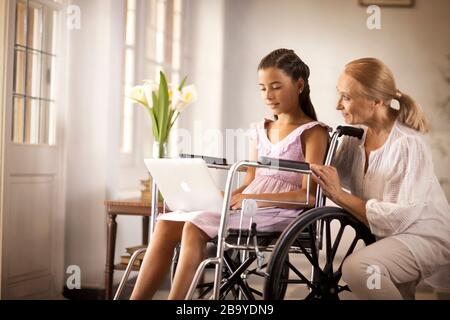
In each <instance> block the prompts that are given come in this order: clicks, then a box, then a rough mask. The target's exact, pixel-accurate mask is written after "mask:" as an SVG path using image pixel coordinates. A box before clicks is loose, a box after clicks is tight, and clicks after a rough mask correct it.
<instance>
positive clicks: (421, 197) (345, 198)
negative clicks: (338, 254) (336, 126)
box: [311, 58, 450, 299]
mask: <svg viewBox="0 0 450 320" xmlns="http://www.w3.org/2000/svg"><path fill="white" fill-rule="evenodd" d="M337 89H338V92H339V101H338V103H337V110H340V111H341V112H342V115H343V117H344V120H345V122H346V123H347V124H350V125H360V126H361V127H362V128H363V129H364V136H363V138H362V139H361V140H358V139H356V138H351V137H346V138H344V140H343V142H342V144H341V146H340V148H339V151H338V153H337V156H336V161H335V163H334V164H333V165H334V167H333V166H320V165H312V166H311V167H312V170H313V172H314V174H315V177H314V179H315V180H316V181H317V182H318V183H319V184H320V185H321V186H322V188H323V191H324V194H325V195H326V196H327V197H328V198H329V199H331V200H332V201H333V202H335V203H336V204H338V205H339V206H341V207H343V208H344V209H346V210H347V211H348V212H350V213H351V214H352V215H354V216H355V217H356V218H358V219H359V220H360V221H362V222H363V223H365V224H367V225H368V226H369V227H370V229H371V231H372V233H373V234H374V235H375V236H376V238H377V241H376V242H375V243H374V244H372V245H369V246H367V247H365V248H363V249H361V250H358V251H356V252H354V253H353V254H352V255H350V256H349V257H348V258H347V259H346V260H345V262H344V264H343V268H342V276H343V279H344V281H346V282H347V284H348V285H349V287H350V289H351V290H352V291H353V292H354V293H355V295H356V297H358V298H360V299H414V297H415V288H416V286H417V284H418V282H419V281H420V280H421V279H425V280H426V281H427V282H428V283H429V284H431V285H434V286H439V287H444V288H449V287H450V208H449V205H448V202H447V199H446V197H445V194H444V192H443V191H442V188H441V187H440V185H439V182H438V180H437V178H436V176H435V174H434V171H433V163H432V159H431V152H430V150H429V149H428V146H427V144H426V143H425V141H424V139H423V134H424V133H426V132H428V125H427V122H426V119H425V116H424V114H423V112H422V111H421V109H420V107H419V106H418V105H417V104H416V102H415V101H414V100H413V99H412V98H411V97H410V96H409V95H407V94H405V93H403V92H401V91H399V90H398V89H397V87H396V84H395V80H394V77H393V74H392V72H391V71H390V70H389V69H388V67H387V66H386V65H384V64H383V63H382V62H381V61H379V60H377V59H373V58H364V59H359V60H355V61H352V62H350V63H349V64H347V65H346V67H345V70H344V72H343V73H342V75H341V76H340V78H339V82H338V86H337ZM341 183H342V184H341ZM342 187H344V188H345V189H347V190H350V191H351V193H348V192H346V191H345V190H343V188H342ZM373 272H376V273H378V275H375V276H377V277H378V278H379V280H380V281H379V282H378V285H376V284H377V282H375V286H374V285H373V284H374V282H371V279H373V276H374V274H373Z"/></svg>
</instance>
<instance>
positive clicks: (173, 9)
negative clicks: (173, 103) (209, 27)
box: [121, 0, 182, 153]
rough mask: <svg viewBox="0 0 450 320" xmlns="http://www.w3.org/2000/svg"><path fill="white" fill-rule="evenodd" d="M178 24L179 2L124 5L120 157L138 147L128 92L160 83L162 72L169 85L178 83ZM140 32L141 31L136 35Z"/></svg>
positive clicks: (160, 0) (134, 1) (167, 0)
mask: <svg viewBox="0 0 450 320" xmlns="http://www.w3.org/2000/svg"><path fill="white" fill-rule="evenodd" d="M141 8H142V10H140V9H141ZM140 12H144V14H142V15H140V14H139V13H140ZM181 22H182V0H146V1H139V0H127V1H126V23H125V26H126V32H125V53H124V60H125V61H124V69H125V71H124V83H123V88H124V90H123V92H124V100H123V104H122V105H123V107H122V112H121V115H122V116H121V128H122V139H121V152H122V153H133V151H134V150H133V149H134V147H135V146H136V145H137V143H136V139H134V134H133V133H134V130H135V127H136V126H135V124H136V121H137V119H136V116H135V113H134V112H133V110H134V108H135V106H134V104H133V103H131V102H129V101H128V99H127V98H126V93H127V92H128V91H129V89H130V88H131V87H133V86H134V85H136V84H138V83H140V82H141V81H142V80H143V79H149V80H155V81H157V80H159V72H160V70H164V72H165V74H166V76H167V78H168V79H167V81H168V82H172V83H179V81H180V68H181ZM137 26H139V28H137ZM140 29H142V30H143V31H142V32H141V33H138V32H137V30H140ZM138 44H139V46H138Z"/></svg>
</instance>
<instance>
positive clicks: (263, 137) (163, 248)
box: [131, 49, 329, 299]
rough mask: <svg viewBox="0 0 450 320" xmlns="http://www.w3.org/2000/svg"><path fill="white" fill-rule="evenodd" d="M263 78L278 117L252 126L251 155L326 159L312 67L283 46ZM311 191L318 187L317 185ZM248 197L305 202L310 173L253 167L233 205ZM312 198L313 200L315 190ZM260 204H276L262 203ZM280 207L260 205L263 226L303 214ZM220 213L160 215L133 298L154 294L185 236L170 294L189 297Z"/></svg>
mask: <svg viewBox="0 0 450 320" xmlns="http://www.w3.org/2000/svg"><path fill="white" fill-rule="evenodd" d="M258 77H259V86H260V90H261V96H262V98H263V100H264V102H265V103H266V104H267V106H268V107H269V108H270V109H271V111H272V113H273V114H274V116H275V121H270V120H264V121H263V122H261V123H258V124H257V125H256V126H254V127H253V128H252V129H251V141H252V143H251V145H252V148H251V149H252V151H251V157H250V160H254V161H256V160H257V159H258V157H259V156H267V157H273V158H280V159H287V160H296V161H306V162H309V163H317V164H322V163H323V161H324V159H325V154H326V150H327V145H328V138H329V136H328V132H327V129H328V128H327V126H326V125H324V124H323V123H320V122H318V121H317V117H316V113H315V111H314V107H313V105H312V103H311V99H310V96H309V93H310V90H309V84H308V78H309V68H308V66H307V65H306V64H305V63H304V62H303V61H302V60H301V59H300V58H299V57H298V56H297V55H296V54H295V53H294V51H292V50H287V49H279V50H275V51H273V52H272V53H270V54H269V55H267V56H266V57H265V58H263V60H262V61H261V63H260V65H259V67H258ZM311 190H316V188H315V186H312V188H311ZM246 198H249V199H264V200H275V201H295V202H305V201H306V178H303V177H302V175H301V174H298V173H293V172H284V171H278V170H267V169H256V170H255V168H248V170H247V174H246V178H245V181H244V184H243V186H242V187H240V188H239V189H237V190H235V191H234V192H233V197H232V199H231V206H232V209H239V208H241V205H242V200H244V199H246ZM309 200H310V202H309V203H314V194H313V195H312V196H310V199H309ZM258 206H260V207H264V206H267V207H268V206H273V204H271V203H262V204H261V203H260V202H258ZM279 207H282V208H284V209H273V208H272V209H270V208H266V209H264V208H261V209H258V214H257V215H256V216H255V217H254V222H255V223H256V224H257V229H258V230H261V231H269V230H271V231H281V230H283V229H284V228H285V227H286V226H287V225H288V224H289V223H290V222H291V221H292V219H293V218H294V217H295V216H297V215H298V210H293V209H292V208H293V207H292V204H291V205H285V206H283V205H280V206H279ZM297 207H298V206H297ZM205 209H207V208H205ZM289 209H290V210H289ZM280 211H282V212H281V213H280ZM220 215H221V214H220V213H219V212H208V211H202V212H171V213H166V214H164V215H160V216H159V217H158V222H157V224H156V228H155V232H154V234H153V237H152V239H151V242H150V245H149V248H148V250H147V252H146V254H145V257H144V261H143V264H142V267H141V270H140V272H139V275H138V278H137V281H136V286H135V288H134V290H133V293H132V296H131V299H151V298H152V297H153V295H154V293H155V291H156V290H157V289H158V287H159V285H160V283H161V281H162V279H164V275H165V274H166V273H167V271H168V269H169V267H170V264H171V260H172V256H173V250H174V248H175V246H176V245H177V244H178V243H179V242H180V241H181V251H180V257H179V261H178V265H177V270H176V273H175V277H174V279H173V283H172V288H171V290H170V293H169V299H184V298H185V296H186V293H187V291H188V289H189V286H190V284H191V282H192V279H193V277H194V274H195V271H196V269H197V267H198V265H199V264H200V262H201V261H202V260H203V259H204V257H205V250H206V243H207V242H208V241H209V240H210V239H211V238H213V237H215V236H217V233H218V227H219V222H220ZM239 220H240V215H239V214H231V215H230V217H229V222H228V227H229V228H238V227H239Z"/></svg>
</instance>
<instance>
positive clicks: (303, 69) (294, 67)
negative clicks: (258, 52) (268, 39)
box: [258, 49, 317, 121]
mask: <svg viewBox="0 0 450 320" xmlns="http://www.w3.org/2000/svg"><path fill="white" fill-rule="evenodd" d="M267 68H277V69H280V70H283V71H284V73H285V74H287V75H288V76H289V77H291V78H292V80H293V81H297V80H299V79H300V78H301V79H303V81H304V82H305V87H304V89H303V91H302V93H301V94H300V95H299V97H298V103H299V106H300V108H301V109H302V110H303V112H304V113H305V114H306V115H307V116H308V117H310V118H312V119H313V120H316V121H317V115H316V111H315V110H314V106H313V104H312V102H311V97H310V88H309V81H308V79H309V67H308V66H307V65H306V64H305V63H304V62H303V61H302V59H300V57H299V56H298V55H296V54H295V52H294V50H289V49H277V50H274V51H272V52H271V53H269V54H268V55H267V56H265V57H264V58H263V59H262V60H261V62H260V63H259V65H258V70H261V69H267ZM275 117H276V116H275ZM276 118H277V117H276Z"/></svg>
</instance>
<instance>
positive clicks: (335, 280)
mask: <svg viewBox="0 0 450 320" xmlns="http://www.w3.org/2000/svg"><path fill="white" fill-rule="evenodd" d="M373 242H375V237H374V236H373V235H372V234H371V232H370V230H369V229H368V228H367V227H366V226H365V225H364V224H363V223H361V222H359V221H358V220H357V219H356V218H354V217H353V216H352V215H351V214H349V213H348V212H346V211H345V210H343V209H341V208H336V207H321V208H315V209H311V210H308V211H307V212H305V213H304V214H302V215H300V216H299V217H298V218H297V219H296V220H294V221H293V222H292V223H291V224H290V225H289V226H288V227H287V228H286V229H285V230H284V232H283V233H282V234H281V236H280V238H279V239H278V241H277V243H276V245H275V248H274V251H273V254H272V258H271V259H270V261H269V265H268V267H267V273H268V276H267V278H266V282H265V284H264V299H267V300H281V299H285V298H288V299H305V300H314V299H340V298H342V296H343V295H345V294H346V291H347V292H349V291H350V289H349V288H348V286H346V285H345V284H344V283H342V280H341V276H342V264H343V262H344V260H345V258H346V257H347V256H349V255H350V254H351V253H352V252H353V251H354V250H355V248H356V247H357V246H360V245H363V246H364V245H366V246H367V245H369V244H371V243H373ZM287 268H288V269H289V272H286V269H287Z"/></svg>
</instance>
